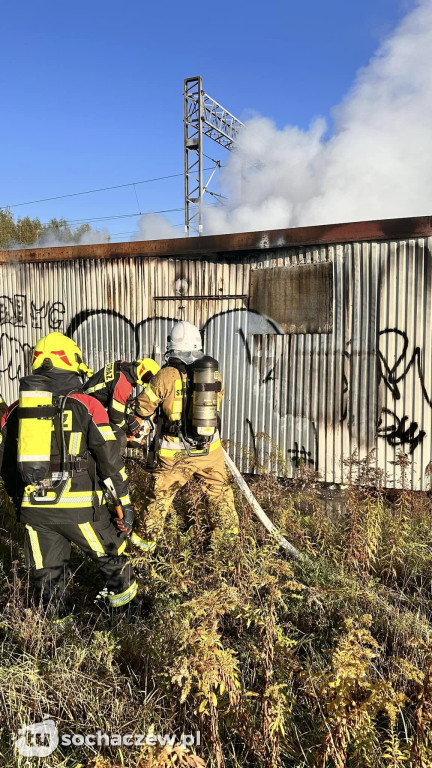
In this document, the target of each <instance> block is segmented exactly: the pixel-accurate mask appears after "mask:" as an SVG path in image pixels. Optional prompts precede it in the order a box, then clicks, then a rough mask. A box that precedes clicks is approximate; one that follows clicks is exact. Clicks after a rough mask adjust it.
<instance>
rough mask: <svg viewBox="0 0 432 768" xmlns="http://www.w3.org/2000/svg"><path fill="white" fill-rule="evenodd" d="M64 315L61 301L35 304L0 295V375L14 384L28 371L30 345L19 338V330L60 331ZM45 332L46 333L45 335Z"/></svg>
mask: <svg viewBox="0 0 432 768" xmlns="http://www.w3.org/2000/svg"><path fill="white" fill-rule="evenodd" d="M65 313H66V308H65V305H64V304H63V302H62V301H53V302H51V301H47V302H42V304H40V302H36V303H35V302H34V301H33V300H32V299H28V297H27V296H25V295H24V294H20V293H15V294H14V295H13V296H4V295H3V296H0V373H3V374H5V375H6V376H7V377H8V379H9V381H15V380H16V379H19V378H20V377H21V376H24V375H25V373H26V372H28V368H29V362H30V353H31V349H32V345H31V344H29V343H28V342H27V340H24V339H22V338H19V336H20V335H22V329H24V330H25V329H27V328H31V329H39V328H40V329H42V327H44V328H47V329H48V331H59V330H61V328H62V326H63V322H64V316H65ZM48 331H47V332H48Z"/></svg>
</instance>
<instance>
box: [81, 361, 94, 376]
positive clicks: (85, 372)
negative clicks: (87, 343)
mask: <svg viewBox="0 0 432 768" xmlns="http://www.w3.org/2000/svg"><path fill="white" fill-rule="evenodd" d="M78 373H80V374H81V376H88V377H89V378H90V376H93V374H94V371H92V369H91V368H89V367H88V366H87V365H86V364H85V363H80V364H79V366H78Z"/></svg>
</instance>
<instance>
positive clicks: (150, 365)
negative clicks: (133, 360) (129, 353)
mask: <svg viewBox="0 0 432 768" xmlns="http://www.w3.org/2000/svg"><path fill="white" fill-rule="evenodd" d="M158 371H160V365H158V364H157V362H156V361H155V360H152V359H151V357H143V359H142V360H137V367H136V373H137V384H140V385H142V384H144V383H145V382H146V381H148V380H149V379H151V377H152V376H154V375H155V373H157V372H158Z"/></svg>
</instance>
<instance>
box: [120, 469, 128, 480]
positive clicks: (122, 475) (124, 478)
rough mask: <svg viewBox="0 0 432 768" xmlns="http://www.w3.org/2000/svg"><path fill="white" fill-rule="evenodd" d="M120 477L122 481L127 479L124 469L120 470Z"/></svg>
mask: <svg viewBox="0 0 432 768" xmlns="http://www.w3.org/2000/svg"><path fill="white" fill-rule="evenodd" d="M120 477H121V479H122V480H123V481H126V480H127V479H128V476H127V472H126V469H125V468H124V467H122V468H121V470H120Z"/></svg>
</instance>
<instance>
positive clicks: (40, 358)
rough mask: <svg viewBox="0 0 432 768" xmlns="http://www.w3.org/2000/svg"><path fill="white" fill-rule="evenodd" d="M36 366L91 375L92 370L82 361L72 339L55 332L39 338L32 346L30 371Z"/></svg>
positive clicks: (35, 368)
mask: <svg viewBox="0 0 432 768" xmlns="http://www.w3.org/2000/svg"><path fill="white" fill-rule="evenodd" d="M38 368H45V369H47V370H50V369H51V368H60V370H62V371H71V372H74V373H78V374H84V375H85V376H92V375H93V371H92V370H90V368H88V367H87V366H86V364H85V363H84V362H83V358H82V352H81V350H80V348H79V347H78V345H77V344H76V343H75V342H74V340H73V339H69V338H68V337H67V336H64V335H63V334H62V333H55V332H54V333H49V334H48V336H44V337H43V338H42V339H39V341H38V342H37V344H36V346H35V348H34V351H33V359H32V371H36V370H38Z"/></svg>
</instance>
